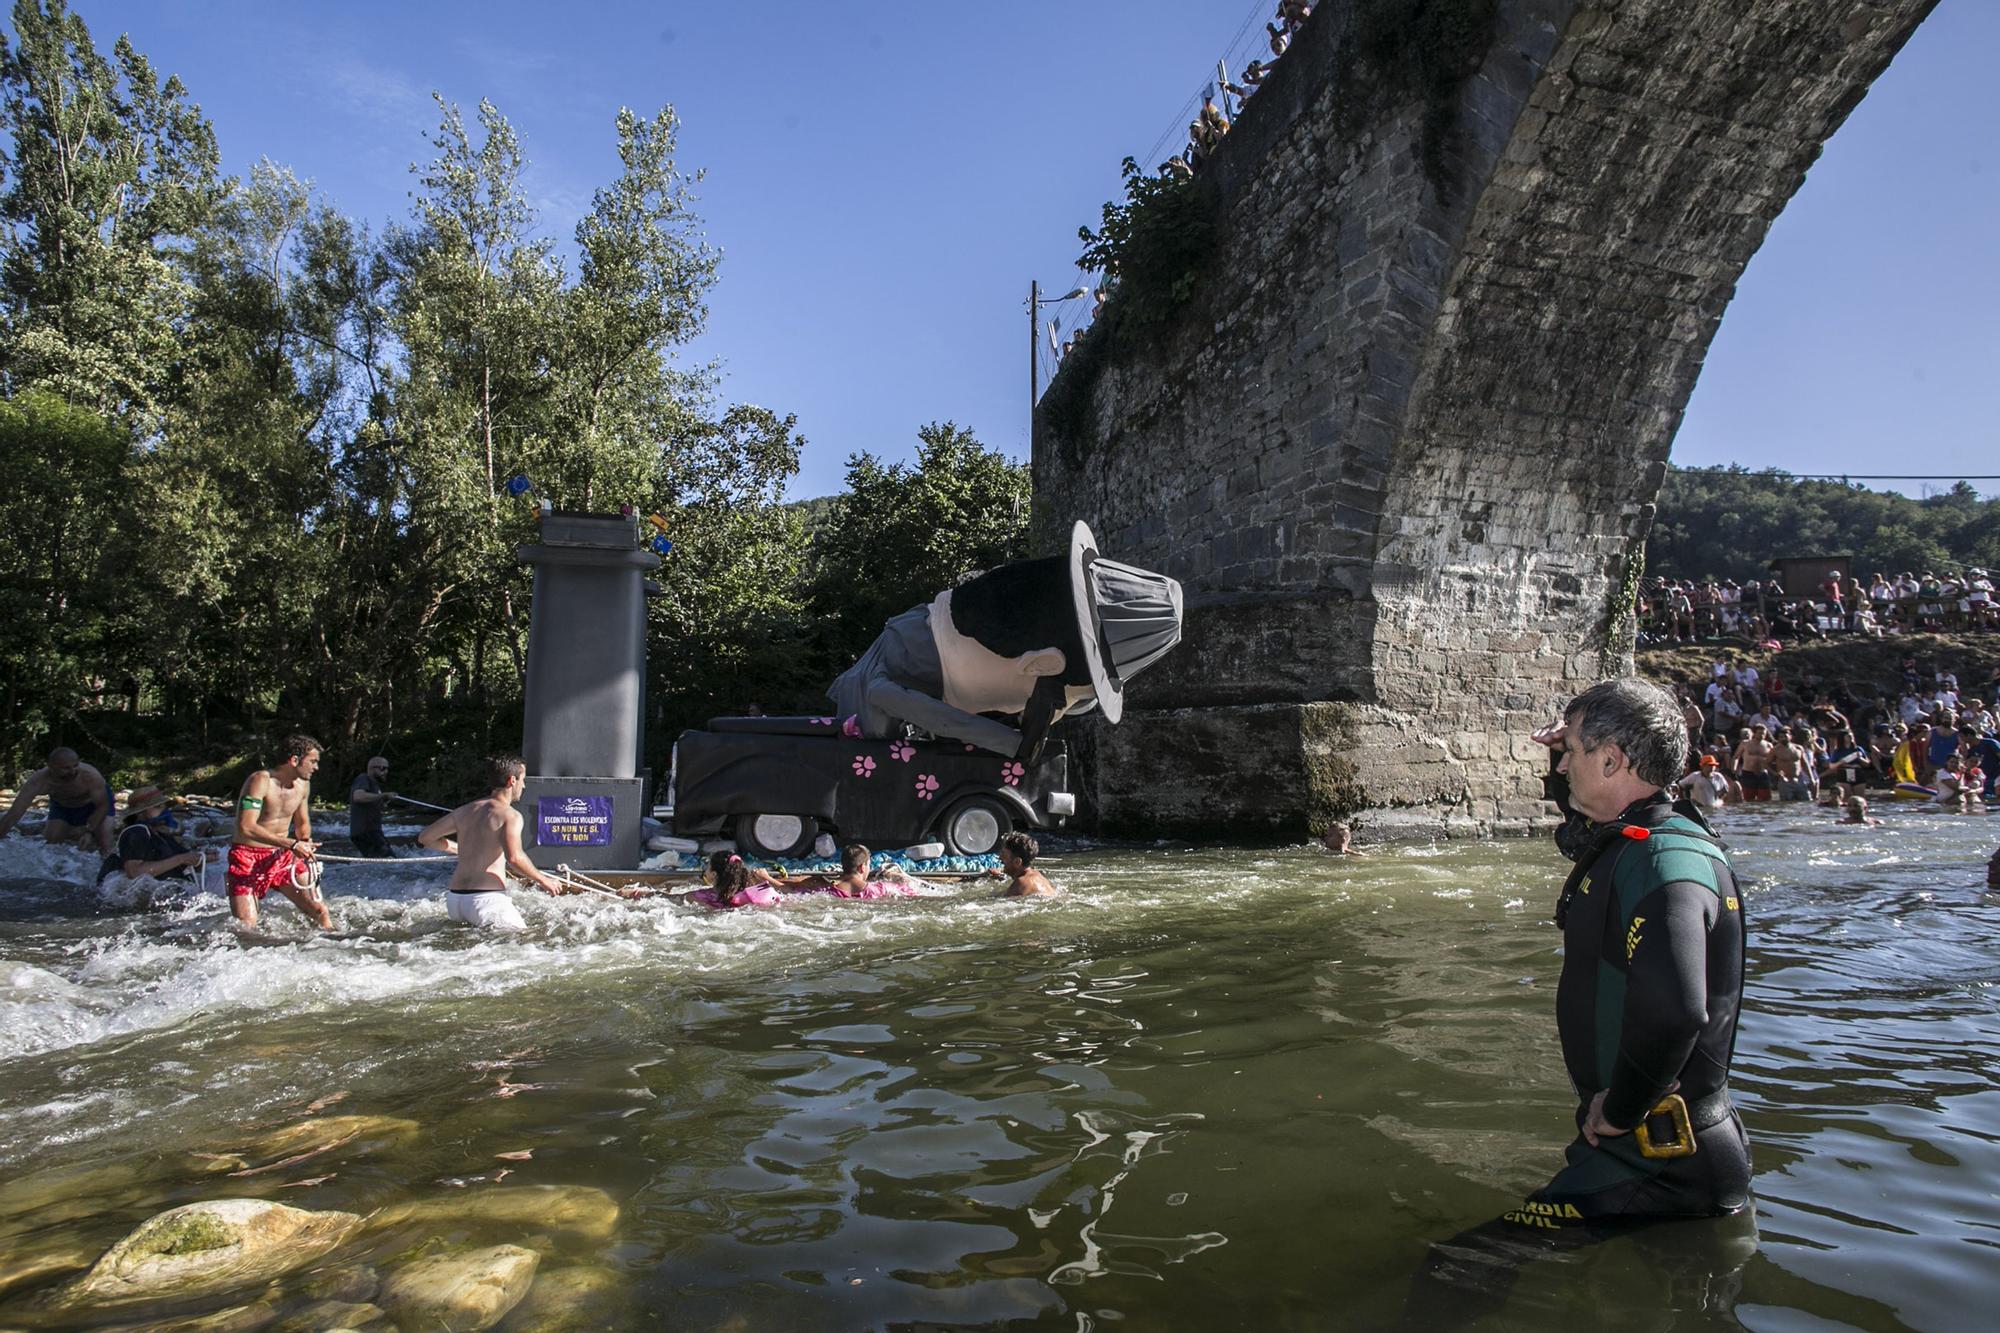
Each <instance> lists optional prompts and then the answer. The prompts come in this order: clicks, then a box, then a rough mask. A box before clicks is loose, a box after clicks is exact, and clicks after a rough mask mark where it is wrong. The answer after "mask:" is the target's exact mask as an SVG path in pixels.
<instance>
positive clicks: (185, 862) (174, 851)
mask: <svg viewBox="0 0 2000 1333" xmlns="http://www.w3.org/2000/svg"><path fill="white" fill-rule="evenodd" d="M204 859H211V860H212V859H213V856H212V855H211V854H210V853H207V852H202V851H199V850H196V849H194V848H191V847H189V846H188V845H187V844H186V843H185V842H182V841H181V839H180V834H179V830H178V829H177V828H176V827H175V823H174V817H173V812H172V811H171V810H170V809H169V808H168V804H167V794H166V793H165V792H163V791H161V790H160V789H159V788H158V787H141V788H139V789H138V790H137V791H135V792H133V793H132V795H131V796H130V797H129V798H128V799H127V800H126V802H125V820H124V828H123V830H122V831H121V832H120V833H119V835H118V846H117V848H116V850H114V851H113V852H112V853H111V854H110V855H109V856H107V857H105V858H104V863H103V864H102V865H101V866H99V867H98V870H97V882H98V883H99V884H102V883H103V882H104V881H105V880H107V879H110V878H111V877H112V876H113V875H119V874H122V875H124V876H125V878H127V879H171V880H183V881H184V880H186V879H187V877H188V871H190V870H192V869H193V868H194V867H196V866H198V865H200V864H201V863H202V861H203V860H204Z"/></svg>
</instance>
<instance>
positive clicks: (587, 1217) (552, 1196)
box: [368, 1185, 618, 1240]
mask: <svg viewBox="0 0 2000 1333" xmlns="http://www.w3.org/2000/svg"><path fill="white" fill-rule="evenodd" d="M368 1222H369V1225H370V1226H371V1227H393V1226H401V1225H403V1224H404V1223H409V1222H429V1223H440V1222H458V1223H472V1224H487V1225H502V1226H518V1227H532V1228H533V1229H535V1230H536V1231H543V1232H549V1233H553V1234H562V1235H569V1236H576V1237H579V1238H581V1239H583V1240H603V1239H604V1238H605V1237H606V1236H609V1235H610V1234H611V1231H612V1228H613V1227H615V1226H617V1225H618V1201H617V1200H616V1199H614V1198H612V1197H611V1196H610V1195H609V1194H606V1193H605V1192H604V1191H603V1190H600V1189H592V1188H591V1187H590V1186H588V1185H509V1186H501V1187H498V1188H495V1189H488V1190H468V1191H467V1192H465V1193H464V1194H448V1195H441V1196H439V1197H437V1198H433V1199H420V1200H418V1201H416V1202H415V1203H401V1204H391V1205H390V1206H389V1207H387V1208H384V1209H383V1210H382V1211H381V1212H379V1213H376V1214H375V1215H374V1216H372V1217H370V1218H369V1220H368Z"/></svg>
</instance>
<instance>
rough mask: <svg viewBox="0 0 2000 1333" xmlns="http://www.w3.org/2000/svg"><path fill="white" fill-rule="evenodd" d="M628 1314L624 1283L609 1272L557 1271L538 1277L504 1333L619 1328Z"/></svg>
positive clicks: (563, 1332)
mask: <svg viewBox="0 0 2000 1333" xmlns="http://www.w3.org/2000/svg"><path fill="white" fill-rule="evenodd" d="M625 1310H626V1291H625V1279H624V1278H623V1277H621V1276H620V1275H619V1274H617V1273H614V1272H612V1271H611V1270H610V1269H608V1268H587V1267H580V1268H556V1269H545V1270H543V1271H542V1272H540V1273H538V1274H536V1276H535V1285H534V1286H532V1287H530V1288H528V1296H527V1299H526V1300H523V1301H522V1302H521V1303H520V1304H519V1305H517V1306H515V1307H514V1313H512V1314H510V1315H508V1316H507V1322H506V1323H505V1324H503V1325H501V1328H502V1330H503V1333H513V1330H517V1329H518V1330H520V1333H529V1330H533V1333H581V1330H584V1329H598V1328H617V1327H619V1326H620V1325H621V1324H622V1323H623V1322H624V1321H623V1319H622V1318H621V1316H622V1315H623V1314H624V1313H625Z"/></svg>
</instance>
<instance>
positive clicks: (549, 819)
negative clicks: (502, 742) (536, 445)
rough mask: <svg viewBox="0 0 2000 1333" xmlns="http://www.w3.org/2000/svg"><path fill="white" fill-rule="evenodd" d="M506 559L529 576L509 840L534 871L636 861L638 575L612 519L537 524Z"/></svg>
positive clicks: (647, 563) (582, 517) (633, 541)
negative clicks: (531, 539)
mask: <svg viewBox="0 0 2000 1333" xmlns="http://www.w3.org/2000/svg"><path fill="white" fill-rule="evenodd" d="M515 555H516V558H518V559H519V560H520V562H521V563H522V564H524V565H532V566H533V567H534V570H535V594H534V601H533V603H532V609H531V612H530V616H529V621H528V680H527V690H526V699H525V701H524V703H523V708H522V713H523V716H522V720H521V749H522V758H524V759H525V760H527V764H528V782H527V789H526V790H525V791H524V792H523V793H522V794H521V807H520V808H521V815H522V822H523V828H522V832H521V841H522V845H523V846H524V848H525V849H526V850H527V853H528V859H529V860H531V861H533V862H534V863H535V864H536V865H538V866H541V867H542V868H543V869H551V868H553V867H555V866H557V865H561V864H567V865H571V866H575V867H576V868H577V869H579V870H589V869H600V870H602V869H629V868H631V867H633V866H636V865H638V864H639V857H640V855H641V852H640V844H641V843H642V842H643V840H644V830H643V829H642V827H641V824H640V821H641V820H642V819H644V817H645V815H646V811H647V808H646V781H647V778H648V777H649V774H648V773H647V772H646V771H645V770H644V769H642V768H641V767H640V766H639V765H640V759H641V753H640V752H641V750H642V749H643V746H644V740H645V723H644V718H645V708H646V594H648V593H657V592H658V591H659V590H660V588H659V585H658V584H656V583H652V582H649V581H648V580H647V578H646V574H647V572H648V571H650V570H654V569H658V568H659V567H660V558H659V557H658V556H657V555H654V554H653V553H652V552H651V551H646V550H641V549H640V548H639V522H638V520H637V519H636V518H634V517H632V516H630V515H623V514H566V513H563V512H561V511H560V510H558V511H554V512H551V513H547V514H544V515H543V516H542V540H541V544H540V545H538V546H523V547H521V548H520V549H519V550H518V551H517V552H515Z"/></svg>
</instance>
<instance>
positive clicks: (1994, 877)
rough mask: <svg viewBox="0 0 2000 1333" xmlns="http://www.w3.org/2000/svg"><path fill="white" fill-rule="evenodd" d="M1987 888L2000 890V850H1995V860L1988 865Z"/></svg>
mask: <svg viewBox="0 0 2000 1333" xmlns="http://www.w3.org/2000/svg"><path fill="white" fill-rule="evenodd" d="M1986 887H1987V888H1989V889H2000V850H1995V851H1994V853H1993V859H1992V860H1990V861H1988V862H1987V863H1986Z"/></svg>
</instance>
